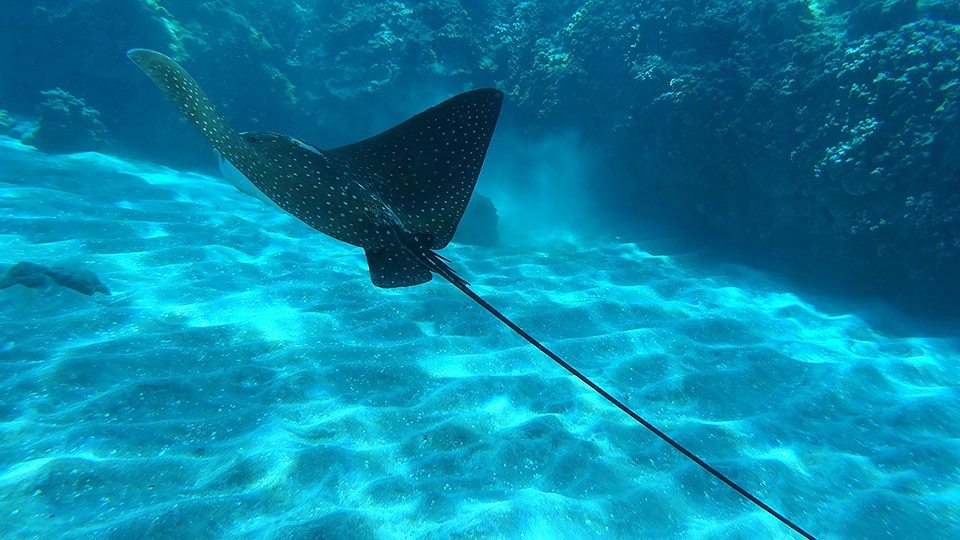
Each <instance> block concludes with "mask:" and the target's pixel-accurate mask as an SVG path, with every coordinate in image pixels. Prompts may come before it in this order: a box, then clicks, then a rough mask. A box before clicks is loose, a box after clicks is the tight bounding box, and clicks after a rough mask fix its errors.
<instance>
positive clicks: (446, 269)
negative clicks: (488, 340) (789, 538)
mask: <svg viewBox="0 0 960 540" xmlns="http://www.w3.org/2000/svg"><path fill="white" fill-rule="evenodd" d="M429 254H430V255H433V257H436V258H440V256H439V255H437V254H436V253H433V252H432V251H430V252H429ZM428 256H429V255H428ZM436 258H433V260H431V268H430V269H431V270H432V271H433V272H435V273H437V274H438V275H440V276H441V277H443V278H444V279H446V280H447V281H449V282H450V283H451V284H453V286H454V287H456V288H458V289H460V291H462V292H463V294H465V295H467V296H469V297H470V298H471V299H472V300H473V301H474V302H476V303H477V304H479V305H480V306H481V307H482V308H483V309H485V310H487V311H488V312H490V314H491V315H493V316H494V317H496V318H497V319H499V320H500V322H502V323H503V324H505V325H507V326H508V327H509V328H510V329H511V330H513V331H514V332H516V334H517V335H518V336H520V337H522V338H523V339H525V340H527V342H528V343H530V344H531V345H533V346H534V347H536V348H537V349H539V350H540V352H542V353H543V354H545V355H547V356H548V357H549V358H550V359H551V360H553V361H554V362H556V363H557V364H559V365H560V367H562V368H563V369H565V370H567V372H568V373H570V374H571V375H573V376H574V377H576V378H578V379H580V380H581V381H583V383H584V384H586V385H587V386H589V387H590V388H591V389H592V390H593V391H594V392H596V393H598V394H600V395H601V396H603V398H604V399H606V400H607V401H609V402H610V403H612V404H613V405H614V406H615V407H617V408H618V409H620V410H621V411H623V412H625V413H627V415H628V416H629V417H630V418H633V419H634V420H636V421H637V422H638V423H639V424H640V425H642V426H643V427H645V428H647V429H648V430H650V431H651V432H652V433H653V434H654V435H656V436H657V437H659V438H660V439H661V440H662V441H664V442H665V443H667V444H669V445H670V446H672V447H673V448H675V449H676V450H677V451H678V452H680V453H681V454H683V455H684V456H686V457H687V458H688V459H690V461H693V462H694V463H696V464H697V465H698V466H700V468H702V469H703V470H705V471H707V472H708V473H710V474H712V475H713V476H714V477H716V478H717V479H718V480H720V481H721V482H723V483H724V484H726V485H728V486H730V487H731V488H733V489H734V490H735V491H736V492H737V493H739V494H740V495H742V496H743V497H744V498H746V499H747V500H748V501H750V502H751V503H753V504H755V505H756V506H758V507H759V508H760V509H762V510H763V511H764V512H766V513H768V514H770V515H771V516H773V517H775V518H777V519H778V520H780V522H782V523H783V524H784V525H786V526H787V527H790V528H791V529H793V530H794V531H795V532H796V533H797V534H799V535H800V536H802V537H804V538H807V539H808V540H816V537H814V536H813V535H812V534H810V533H808V532H807V531H806V530H804V529H803V528H802V527H800V526H799V525H797V524H796V523H794V522H793V521H791V520H790V519H788V518H787V517H786V516H784V515H783V514H781V513H780V512H777V511H776V510H774V509H773V508H771V507H770V506H769V505H768V504H767V503H765V502H763V501H762V500H760V499H759V498H758V497H757V496H755V495H753V494H752V493H750V492H749V491H747V490H746V488H744V487H742V486H741V485H740V484H738V483H736V482H734V481H733V480H731V479H730V478H729V477H728V476H727V475H725V474H723V473H722V472H720V471H718V470H717V469H715V468H714V467H713V466H712V465H710V464H709V463H707V462H706V461H704V460H703V459H701V458H700V457H699V456H697V455H696V454H694V453H693V452H692V451H690V450H689V449H687V448H686V447H685V446H683V445H682V444H680V443H679V442H677V441H676V440H674V439H673V438H672V437H670V436H669V435H667V434H666V433H664V432H663V431H661V430H660V429H659V428H657V427H656V426H655V425H653V424H651V423H650V422H648V421H647V420H646V419H644V418H643V417H642V416H640V415H639V414H638V413H637V412H635V411H634V410H633V409H631V408H630V407H628V406H627V405H626V404H624V403H623V402H622V401H620V400H619V399H617V398H615V397H614V396H613V395H611V394H610V393H609V392H607V391H606V390H604V389H603V387H601V386H600V385H598V384H597V383H595V382H593V381H592V380H591V379H590V378H589V377H587V376H586V375H584V374H583V373H581V372H580V370H578V369H577V368H575V367H573V366H572V365H570V364H569V363H567V362H566V361H565V360H564V359H562V358H560V357H559V356H557V354H556V353H554V352H553V351H551V350H550V349H548V348H547V346H546V345H544V344H542V343H540V342H539V341H538V340H537V339H536V338H534V337H533V336H531V335H530V334H528V333H527V332H526V330H524V329H523V328H520V327H519V326H518V325H517V324H516V323H515V322H513V321H511V320H510V319H509V318H507V316H506V315H504V314H503V313H500V311H499V310H498V309H497V308H495V307H493V306H491V305H490V304H489V303H488V302H487V301H486V300H484V299H483V298H482V297H481V296H480V295H478V294H477V293H475V292H474V291H473V289H471V288H470V284H469V283H467V282H466V281H465V280H464V279H463V278H461V277H460V276H458V275H457V273H456V272H454V271H453V269H452V268H450V266H448V265H447V264H445V263H444V260H443V259H442V258H441V260H437V259H436Z"/></svg>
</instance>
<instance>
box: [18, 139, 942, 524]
mask: <svg viewBox="0 0 960 540" xmlns="http://www.w3.org/2000/svg"><path fill="white" fill-rule="evenodd" d="M0 163H2V167H0V218H2V219H0V246H2V251H0V262H2V263H3V264H4V265H5V266H8V265H10V264H13V263H15V262H18V261H22V260H27V261H33V262H37V263H42V264H81V265H83V266H84V267H85V268H88V269H90V270H93V271H95V272H97V273H98V274H99V275H100V277H101V278H102V279H103V280H104V282H105V283H106V284H107V285H108V286H109V287H110V289H111V290H112V295H110V296H107V295H103V294H97V295H94V296H92V297H90V296H85V295H82V294H80V293H77V292H75V291H73V290H70V289H66V288H62V287H48V288H41V289H29V288H26V287H23V286H19V285H17V286H14V287H11V288H8V289H4V290H0V369H2V374H0V512H2V516H0V537H2V538H91V537H109V538H576V539H582V538H793V537H794V536H792V534H791V533H790V531H789V530H787V529H786V528H785V527H783V526H782V525H780V524H779V522H777V521H775V520H774V519H772V518H770V517H769V516H767V515H765V514H764V513H762V512H761V511H759V510H758V509H756V508H754V507H753V506H752V505H750V504H748V503H747V502H746V501H744V500H743V499H741V498H740V497H739V496H738V495H737V494H736V493H734V492H733V491H732V490H731V489H729V488H727V487H726V486H723V485H721V484H718V483H717V482H716V481H715V480H713V479H712V478H711V477H710V476H708V475H707V474H706V473H704V472H703V471H701V470H700V469H698V468H697V467H696V466H694V465H692V464H691V463H690V462H688V461H687V460H686V459H684V458H683V457H682V456H680V455H679V454H678V453H677V452H675V451H673V450H672V449H670V448H669V447H667V446H666V445H664V444H663V443H661V442H660V441H659V440H657V439H655V438H654V437H653V436H652V435H651V434H649V433H648V432H647V431H645V430H644V429H643V428H641V427H640V426H638V425H635V424H633V423H631V421H630V420H629V419H628V418H626V417H625V415H623V414H622V413H621V412H620V411H617V410H616V409H613V407H611V406H609V405H607V404H606V403H605V402H604V401H602V399H601V398H599V397H597V396H595V395H594V394H592V392H591V391H590V390H589V389H588V388H586V387H585V386H584V385H582V384H580V383H579V382H577V381H575V380H573V379H572V378H571V377H570V376H568V375H567V374H566V373H565V372H564V371H562V370H561V369H560V368H558V367H556V366H555V365H554V364H553V363H552V362H551V361H550V360H549V359H547V358H546V357H544V356H542V355H541V354H540V353H539V352H537V351H536V350H535V349H533V348H532V347H530V346H529V345H527V344H526V343H525V342H523V341H521V340H520V339H519V338H518V337H516V336H515V335H514V334H512V333H511V332H510V331H508V330H507V329H506V328H505V327H503V326H502V325H501V324H499V323H498V322H497V321H496V320H495V319H493V318H492V317H491V316H490V315H488V314H487V313H486V312H484V311H483V310H481V309H480V308H479V307H477V306H475V305H474V304H472V303H471V302H470V300H469V299H467V298H466V297H465V296H463V295H462V294H460V293H459V292H458V291H457V290H456V289H454V288H453V287H451V286H450V285H449V284H446V283H444V282H441V281H438V280H434V281H433V282H431V283H429V284H427V285H424V286H420V287H416V288H409V289H398V290H383V289H377V288H375V287H373V286H372V285H371V284H370V281H369V278H368V276H367V271H366V265H365V261H364V259H363V256H362V254H361V252H360V251H359V250H358V249H355V248H352V247H350V246H346V245H344V244H341V243H339V242H336V241H333V240H331V239H328V238H326V237H324V236H322V235H320V234H317V233H314V232H313V231H312V230H310V229H308V228H307V227H306V226H304V225H302V224H300V223H299V222H297V221H295V220H294V219H293V218H291V217H288V216H285V215H283V214H281V213H279V212H277V211H275V210H274V209H271V208H270V207H268V206H266V205H264V204H262V203H261V202H259V201H257V200H255V199H252V198H250V197H247V196H245V195H242V194H240V193H239V192H236V191H235V190H234V189H233V188H232V187H231V186H229V185H226V184H224V183H222V182H220V181H218V180H216V179H213V178H208V177H204V176H199V175H195V174H185V173H179V172H176V171H172V170H169V169H164V168H162V167H158V166H154V165H149V164H142V163H134V162H128V161H122V160H118V159H116V158H112V157H108V156H103V155H99V154H80V155H72V156H47V155H44V154H40V153H36V152H34V151H31V150H28V149H27V148H26V147H22V146H20V145H19V144H18V143H16V142H14V141H13V140H10V139H0ZM443 254H444V255H445V256H447V257H448V258H449V259H451V261H452V264H453V266H454V267H456V268H458V269H459V270H460V272H461V274H462V275H464V276H465V277H466V278H467V279H468V280H470V281H471V282H472V283H473V284H474V285H475V288H476V290H477V291H478V292H479V293H480V294H481V295H483V296H485V297H486V298H487V299H488V300H489V301H490V302H491V303H493V304H494V305H495V306H498V307H499V308H501V309H502V311H504V312H505V313H506V314H508V316H510V317H512V318H513V319H514V320H515V321H517V322H518V323H519V324H521V325H522V326H524V327H525V328H526V329H527V330H528V331H529V332H531V333H532V334H534V335H535V336H537V337H539V338H540V339H541V340H542V341H543V342H545V343H546V344H548V345H549V346H551V347H552V348H554V350H555V351H556V352H557V353H559V354H560V355H561V356H563V357H565V358H566V359H568V360H569V361H570V362H571V363H573V364H574V365H576V366H578V367H579V368H581V369H582V370H583V371H585V372H586V373H588V374H589V375H591V376H593V377H594V378H595V379H596V380H597V381H598V382H600V383H601V384H603V385H605V386H606V387H607V388H608V389H609V390H610V391H611V392H612V393H613V394H615V395H618V396H622V397H623V398H624V399H625V400H626V401H627V402H628V403H629V404H630V405H631V406H633V407H634V408H635V409H636V410H637V411H638V412H640V413H641V414H642V415H644V416H646V417H647V418H648V419H650V420H652V421H654V423H656V424H657V425H659V426H660V427H661V428H662V429H664V430H665V431H666V432H667V433H669V434H671V435H673V436H674V437H675V438H677V439H678V440H679V441H681V442H682V443H684V444H686V445H687V446H688V447H690V448H691V449H693V450H694V451H695V452H697V453H699V454H700V455H701V456H702V457H703V458H705V459H707V460H708V461H709V462H711V463H713V464H714V465H715V466H717V467H718V468H719V469H721V470H722V471H724V472H725V473H727V474H728V475H729V476H731V477H732V478H734V479H736V480H737V481H739V482H740V483H741V484H743V485H744V486H745V487H747V488H748V489H750V490H752V491H753V492H755V493H756V494H757V495H759V496H761V497H762V498H763V499H764V500H766V501H767V502H768V503H770V504H771V505H772V506H774V507H775V508H777V509H779V510H781V511H782V512H784V513H785V514H787V515H788V516H789V517H791V518H792V519H794V520H795V521H796V522H798V523H799V524H801V525H802V526H804V527H805V528H807V529H808V530H809V531H810V532H812V533H814V534H816V535H818V536H819V537H821V538H923V539H934V538H957V537H960V504H958V502H960V492H958V467H960V445H958V440H960V439H958V437H960V404H958V403H960V400H958V391H957V384H958V379H960V374H958V363H960V362H958V358H960V355H958V343H957V341H956V339H953V338H952V337H951V336H950V334H949V332H940V333H938V334H937V335H933V334H932V333H931V334H927V335H925V333H924V332H922V331H918V330H916V328H918V326H913V325H911V324H908V323H903V324H901V323H900V322H899V321H897V320H895V315H891V314H890V313H881V312H878V313H877V314H876V315H877V317H876V318H873V317H870V316H863V313H864V312H863V309H869V308H863V307H862V306H861V308H860V309H861V311H860V312H859V313H860V314H856V313H857V312H856V311H855V310H849V311H844V310H843V309H841V308H838V307H837V305H835V306H833V307H832V308H830V309H826V308H823V307H818V306H820V304H818V303H817V302H811V301H810V300H805V299H804V298H803V297H802V296H801V295H798V294H796V293H793V292H791V291H790V290H789V288H787V287H786V286H785V285H783V284H781V283H778V282H777V281H776V280H774V279H771V278H769V277H765V276H764V275H763V274H761V273H758V272H755V271H751V270H748V269H744V268H738V267H734V266H722V267H719V266H716V265H713V266H709V265H706V266H705V265H703V264H700V265H698V264H694V263H693V262H692V259H691V260H688V259H687V258H685V257H684V256H682V255H664V254H659V255H655V254H652V253H650V252H649V251H648V250H646V249H645V247H644V245H642V244H616V243H613V242H609V243H606V244H604V245H589V244H588V243H587V242H582V243H580V244H578V243H577V242H574V241H569V240H568V241H564V242H553V243H548V244H547V245H543V246H540V247H538V248H537V249H530V248H520V247H510V246H509V245H508V246H507V247H501V248H479V247H471V246H462V245H456V244H452V245H451V246H450V247H448V248H447V249H445V250H444V251H443ZM838 305H839V306H842V304H838ZM881 311H882V310H881ZM892 318H893V319H892ZM876 320H883V321H885V322H884V324H882V325H880V326H878V325H877V323H876ZM921 328H922V327H921ZM938 336H939V337H938Z"/></svg>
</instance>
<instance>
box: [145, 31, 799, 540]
mask: <svg viewBox="0 0 960 540" xmlns="http://www.w3.org/2000/svg"><path fill="white" fill-rule="evenodd" d="M127 56H128V57H129V58H130V59H131V60H133V62H134V63H135V64H137V66H139V67H140V69H142V70H143V71H144V73H146V74H147V76H148V77H150V79H151V80H153V82H154V83H156V85H157V86H158V87H160V90H162V91H163V93H164V94H165V95H166V96H167V99H169V100H170V101H171V102H172V103H173V104H174V105H176V107H177V108H178V109H179V110H180V112H181V113H182V114H183V116H184V117H185V118H186V119H187V120H188V121H189V122H190V123H191V124H193V126H194V127H196V128H197V129H198V130H199V131H200V133H201V134H202V135H203V136H204V137H206V138H207V140H208V141H210V143H211V144H212V145H213V147H214V148H215V149H216V150H217V152H218V153H219V155H220V157H221V161H222V162H224V161H225V162H226V163H221V165H226V164H229V165H230V166H232V167H233V168H235V169H236V171H237V172H239V173H240V174H239V175H229V176H230V179H231V182H232V183H233V184H234V185H235V186H236V187H237V188H238V189H240V190H241V191H243V192H245V193H247V194H249V195H253V196H255V197H258V198H260V199H263V200H264V201H266V202H268V203H271V204H274V205H276V206H278V207H279V208H281V209H282V210H284V211H286V212H287V213H289V214H291V215H292V216H294V217H295V218H297V219H299V220H300V221H302V222H304V223H306V224H307V225H309V226H310V227H313V228H314V229H316V230H318V231H320V232H322V233H324V234H326V235H328V236H331V237H333V238H336V239H337V240H341V241H343V242H346V243H348V244H352V245H355V246H358V247H360V248H363V250H364V252H365V254H366V256H367V265H368V266H369V269H370V279H371V280H372V281H373V284H374V285H376V286H377V287H407V286H410V285H419V284H421V283H425V282H427V281H430V279H431V278H432V276H433V274H437V275H439V276H441V277H442V278H444V279H446V280H447V281H449V282H450V283H451V284H453V286H455V287H456V288H457V289H460V291H462V292H463V293H464V294H466V295H467V296H468V297H470V298H471V299H473V301H474V302H476V303H477V304H479V305H480V306H482V307H483V308H484V309H486V310H487V311H488V312H490V313H491V314H492V315H493V316H494V317H496V318H497V319H499V320H500V321H501V322H503V323H504V324H505V325H507V326H508V327H509V328H510V329H511V330H513V331H514V332H516V333H517V334H518V335H519V336H520V337H522V338H523V339H525V340H527V341H528V342H529V343H530V344H531V345H533V346H534V347H536V348H537V349H539V350H540V351H541V352H543V353H544V354H545V355H547V356H548V357H549V358H550V359H551V360H553V361H554V362H556V363H557V364H559V365H560V366H561V367H563V368H564V369H565V370H567V371H568V372H569V373H570V374H572V375H573V376H574V377H576V378H578V379H580V380H581V381H582V382H583V383H585V384H586V385H587V386H589V387H590V388H591V389H593V390H594V391H595V392H597V393H598V394H600V395H601V396H603V398H604V399H606V400H607V401H609V402H610V403H612V404H613V405H614V406H616V407H617V408H619V409H620V410H621V411H623V412H625V413H626V414H627V415H629V416H630V417H631V418H633V419H634V420H636V421H637V422H639V423H640V424H641V425H643V427H645V428H647V429H648V430H650V431H651V432H652V433H653V434H655V435H656V436H657V437H659V438H660V439H662V440H663V441H665V442H666V443H667V444H669V445H670V446H672V447H673V448H675V449H676V450H678V451H679V452H680V453H682V454H683V455H684V456H686V457H687V458H689V459H690V460H691V461H693V462H694V463H696V464H697V465H699V466H700V467H702V468H703V469H704V470H706V471H707V472H709V473H710V474H712V475H713V476H715V477H716V478H717V479H719V480H720V481H722V482H723V483H725V484H727V485H728V486H730V487H731V488H733V489H734V490H736V491H737V492H738V493H740V495H742V496H743V497H745V498H746V499H747V500H749V501H750V502H752V503H753V504H755V505H757V506H758V507H760V508H761V509H763V510H764V511H765V512H767V513H768V514H770V515H771V516H773V517H775V518H777V519H778V520H780V521H781V522H782V523H784V524H785V525H787V526H788V527H790V528H791V529H793V530H794V531H796V532H797V533H799V534H800V535H801V536H803V537H805V538H810V539H813V538H814V537H813V536H812V535H811V534H810V533H808V532H806V531H805V530H804V529H802V528H801V527H800V526H798V525H796V524H795V523H794V522H792V521H791V520H789V519H787V518H786V517H784V516H783V515H782V514H780V513H779V512H777V511H776V510H774V509H773V508H771V507H770V506H769V505H767V504H766V503H764V502H763V501H761V500H760V499H759V498H757V497H756V496H754V495H753V494H751V493H750V492H749V491H747V490H746V489H744V488H743V487H741V486H740V485H739V484H737V483H736V482H734V481H733V480H731V479H730V478H728V477H727V476H726V475H724V474H723V473H721V472H720V471H718V470H717V469H715V468H713V467H712V466H711V465H709V464H708V463H706V462H705V461H704V460H702V459H700V458H699V457H698V456H697V455H696V454H694V453H693V452H691V451H690V450H688V449H687V448H686V447H684V446H683V445H681V444H680V443H679V442H677V441H675V440H674V439H673V438H671V437H669V436H668V435H667V434H665V433H664V432H662V431H660V429H658V428H657V427H656V426H654V425H653V424H651V423H650V422H648V421H647V420H645V419H644V418H643V417H641V416H640V415H639V414H637V413H636V412H634V411H633V409H631V408H629V407H627V406H626V405H625V404H624V403H623V402H621V401H620V400H619V399H617V398H615V397H614V396H613V395H611V394H610V393H609V392H607V391H606V390H604V389H603V388H601V387H600V386H599V385H597V384H596V383H595V382H593V381H592V380H591V379H590V378H588V377H587V376H586V375H584V374H582V373H581V372H580V371H579V370H577V369H576V368H574V367H573V366H572V365H570V364H568V363H567V362H566V361H564V360H563V359H562V358H560V357H559V356H557V355H556V354H555V353H554V352H553V351H551V350H550V349H548V348H547V347H546V346H545V345H543V344H542V343H540V342H539V341H537V340H536V339H534V338H533V336H531V335H530V334H528V333H527V332H526V331H524V330H523V329H522V328H520V327H519V326H518V325H517V324H516V323H514V322H513V321H511V320H510V319H508V318H507V317H506V316H505V315H503V314H502V313H500V311H499V310H497V309H496V308H494V307H493V306H491V305H490V304H488V303H487V301H486V300H484V299H483V298H481V297H480V296H479V295H477V293H475V292H474V291H473V289H471V288H470V284H469V283H467V281H466V280H464V279H463V278H462V277H460V276H459V275H457V273H456V272H455V271H454V270H453V269H452V268H451V267H450V265H448V264H447V263H448V262H450V261H449V260H447V259H445V258H444V257H442V256H440V255H439V254H437V253H436V250H438V249H442V248H443V247H445V246H446V245H447V243H449V242H450V239H451V238H453V233H454V231H455V230H456V228H457V224H458V223H459V222H460V218H461V217H462V216H463V211H464V209H465V208H466V207H467V202H468V201H469V200H470V196H471V194H472V193H473V188H474V186H475V185H476V183H477V178H478V177H479V176H480V168H481V166H482V165H483V160H484V157H486V153H487V147H488V146H489V144H490V139H491V138H492V137H493V130H494V128H495V127H496V124H497V120H498V119H499V117H500V107H501V105H502V104H503V92H501V91H499V90H496V89H492V88H486V89H480V90H473V91H470V92H465V93H463V94H459V95H457V96H454V97H452V98H450V99H448V100H447V101H444V102H443V103H440V104H439V105H436V106H434V107H432V108H430V109H427V110H426V111H424V112H422V113H420V114H418V115H416V116H414V117H412V118H410V119H409V120H407V121H405V122H403V123H401V124H399V125H397V126H394V127H393V128H391V129H388V130H387V131H384V132H383V133H381V134H379V135H375V136H373V137H370V138H369V139H366V140H363V141H360V142H357V143H354V144H350V145H347V146H341V147H339V148H334V149H331V150H321V149H320V148H317V147H316V146H313V145H311V144H309V143H306V142H303V141H301V140H299V139H295V138H293V137H288V136H286V135H278V134H276V133H265V132H256V133H252V132H248V133H240V132H238V131H236V130H235V129H233V128H232V127H231V126H230V124H229V123H228V122H227V120H226V118H224V116H223V115H222V114H221V113H220V111H219V110H217V108H216V106H214V104H213V102H212V101H211V100H210V98H209V97H207V95H206V93H205V92H204V91H203V90H202V89H201V88H200V85H199V84H198V83H197V81H196V80H194V78H193V77H192V76H191V75H190V74H189V73H187V71H186V70H185V69H183V68H182V67H181V66H180V65H179V64H177V63H176V62H175V61H173V60H172V59H171V58H168V57H167V56H164V55H163V54H160V53H158V52H156V51H151V50H147V49H132V50H130V51H129V52H128V53H127Z"/></svg>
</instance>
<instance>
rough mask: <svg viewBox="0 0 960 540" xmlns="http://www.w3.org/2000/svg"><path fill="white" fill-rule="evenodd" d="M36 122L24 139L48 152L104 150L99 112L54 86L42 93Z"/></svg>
mask: <svg viewBox="0 0 960 540" xmlns="http://www.w3.org/2000/svg"><path fill="white" fill-rule="evenodd" d="M42 94H43V97H44V100H43V101H42V102H40V105H39V106H38V107H37V114H38V120H37V125H36V127H34V129H33V130H31V131H30V132H29V133H27V134H26V136H24V138H23V142H25V143H27V144H29V145H32V146H35V147H36V148H37V149H39V150H43V151H44V152H49V153H58V154H66V153H70V152H84V151H94V150H101V149H103V147H104V145H105V144H106V140H107V139H106V135H107V128H106V127H105V126H104V125H103V123H102V122H101V121H100V113H99V112H97V111H96V110H95V109H93V108H91V107H90V106H88V105H87V104H86V102H84V100H82V99H80V98H78V97H76V96H73V95H72V94H70V93H69V92H67V91H65V90H62V89H60V88H56V89H54V90H47V91H45V92H42Z"/></svg>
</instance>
